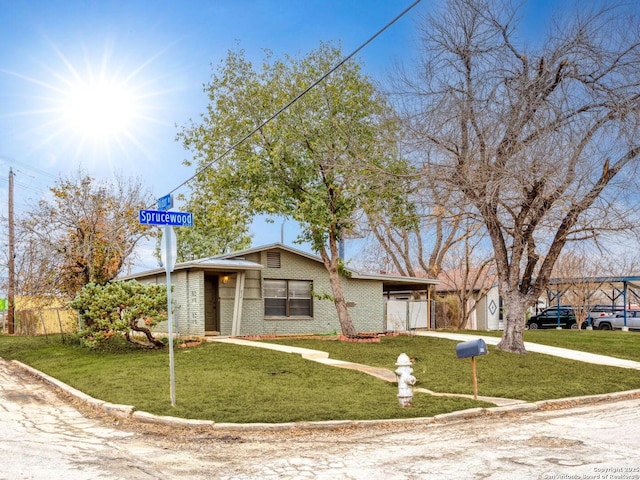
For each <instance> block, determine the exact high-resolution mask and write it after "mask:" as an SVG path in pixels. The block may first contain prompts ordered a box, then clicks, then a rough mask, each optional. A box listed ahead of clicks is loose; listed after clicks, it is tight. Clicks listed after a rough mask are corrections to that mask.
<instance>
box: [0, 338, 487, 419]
mask: <svg viewBox="0 0 640 480" xmlns="http://www.w3.org/2000/svg"><path fill="white" fill-rule="evenodd" d="M0 357H3V358H5V359H17V360H20V361H21V362H23V363H26V364H28V365H31V366H33V367H34V368H37V369H38V370H40V371H43V372H45V373H47V374H48V375H51V376H53V377H55V378H58V379H60V380H61V381H63V382H65V383H67V384H69V385H71V386H73V387H74V388H77V389H79V390H81V391H83V392H85V393H87V394H88V395H91V396H93V397H95V398H99V399H102V400H105V401H108V402H111V403H119V404H126V405H133V406H135V407H136V408H137V409H139V410H143V411H146V412H149V413H153V414H157V415H172V416H177V417H183V418H197V419H207V420H214V421H216V422H233V423H248V422H296V421H318V420H346V419H351V420H367V419H380V418H412V417H425V416H433V415H437V414H439V413H447V412H452V411H456V410H461V409H466V408H472V407H478V406H489V405H488V404H486V403H484V402H477V401H474V400H472V399H461V398H431V397H430V396H427V395H416V396H415V397H414V402H413V406H412V408H407V409H405V408H401V407H400V406H399V405H398V400H397V398H396V394H397V387H396V386H395V385H393V384H389V383H387V382H384V381H381V380H378V379H376V378H374V377H371V376H369V375H366V374H363V373H360V372H355V371H350V370H344V369H338V368H335V367H328V366H325V365H320V364H317V363H315V362H310V361H308V360H303V359H302V358H301V357H300V356H298V355H291V354H286V353H280V352H274V351H270V350H265V349H262V348H250V347H239V346H234V345H225V344H219V343H210V344H204V345H202V346H199V347H193V348H188V349H176V352H175V378H176V407H172V406H171V403H170V399H169V358H168V354H167V351H162V352H157V351H131V350H130V349H127V348H124V347H120V348H113V349H112V350H110V351H102V352H90V351H87V350H85V349H82V348H81V347H79V346H73V345H63V344H62V343H61V342H60V341H59V340H58V339H53V338H51V339H49V340H47V339H46V338H43V337H37V338H25V337H7V336H1V335H0Z"/></svg>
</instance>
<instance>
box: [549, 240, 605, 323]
mask: <svg viewBox="0 0 640 480" xmlns="http://www.w3.org/2000/svg"><path fill="white" fill-rule="evenodd" d="M604 272H605V271H604V265H603V263H602V262H601V258H598V257H596V258H595V259H594V258H593V257H591V256H588V255H586V254H584V252H579V251H568V252H563V254H562V255H561V256H560V257H559V258H558V261H557V262H556V264H555V266H554V269H553V277H554V279H555V280H556V285H558V288H557V290H558V292H557V294H562V297H561V301H562V303H563V304H565V305H570V306H571V308H572V309H573V314H574V315H575V317H576V323H577V325H578V329H581V328H582V324H583V323H584V322H585V321H586V320H587V318H588V317H589V312H590V311H591V309H592V308H593V306H594V305H595V304H596V303H598V301H601V297H602V294H601V289H602V287H603V284H604V283H605V282H604V280H606V277H605V276H604Z"/></svg>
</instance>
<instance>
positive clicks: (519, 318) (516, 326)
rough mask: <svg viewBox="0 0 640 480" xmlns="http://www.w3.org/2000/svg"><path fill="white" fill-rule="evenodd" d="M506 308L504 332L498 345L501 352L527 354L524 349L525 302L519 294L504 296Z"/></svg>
mask: <svg viewBox="0 0 640 480" xmlns="http://www.w3.org/2000/svg"><path fill="white" fill-rule="evenodd" d="M503 302H504V308H505V322H504V331H503V333H502V340H500V342H499V343H498V345H497V348H498V349H499V350H502V351H504V352H509V353H519V354H524V353H527V349H526V348H525V347H524V323H525V321H524V318H525V310H526V308H525V307H524V305H525V301H524V299H522V298H520V295H518V294H517V293H507V294H505V295H503Z"/></svg>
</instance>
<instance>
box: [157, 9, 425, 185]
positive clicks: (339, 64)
mask: <svg viewBox="0 0 640 480" xmlns="http://www.w3.org/2000/svg"><path fill="white" fill-rule="evenodd" d="M420 2H421V0H416V1H415V2H413V3H412V4H411V5H409V6H408V7H407V8H405V9H404V10H403V11H402V12H401V13H399V14H398V15H397V16H396V17H395V18H394V19H393V20H391V21H390V22H389V23H387V24H386V25H385V26H384V27H382V28H381V29H380V30H378V31H377V32H376V33H375V34H373V35H372V36H371V37H369V39H368V40H366V41H365V42H364V43H363V44H362V45H360V46H359V47H358V48H356V49H355V50H354V51H353V52H351V53H350V54H349V55H347V56H346V57H344V58H343V59H342V60H341V61H340V62H338V63H337V64H336V65H335V66H334V67H333V68H331V69H330V70H329V71H328V72H326V73H325V74H324V75H322V76H321V77H320V78H318V79H317V80H316V81H315V82H313V83H312V84H311V85H309V86H308V87H307V88H306V89H304V90H303V91H302V92H300V93H299V94H298V95H296V96H295V97H294V98H293V99H292V100H290V101H289V102H288V103H287V104H286V105H284V106H283V107H281V108H280V109H279V110H278V111H277V112H276V113H274V114H273V115H271V116H270V117H269V118H267V119H266V120H264V121H263V122H262V123H260V124H259V125H258V126H257V127H255V128H254V129H253V130H251V131H250V132H249V133H247V134H246V135H245V136H244V137H242V138H241V139H240V140H238V141H237V142H236V143H234V144H232V145H231V146H230V147H228V148H227V149H226V150H225V151H224V152H222V153H221V154H220V155H219V156H217V157H216V158H214V159H213V160H211V161H210V162H209V163H207V164H206V165H204V166H203V167H201V168H200V169H198V170H196V173H194V174H193V175H192V176H191V177H189V178H188V179H187V180H185V181H184V182H182V183H181V184H179V185H178V186H177V187H175V188H174V189H173V190H171V191H170V192H169V195H170V194H172V193H174V192H175V191H176V190H179V189H180V188H182V187H184V186H185V185H186V184H187V183H189V182H190V181H191V180H193V179H194V178H196V177H197V176H198V175H200V174H201V173H202V172H204V171H206V170H208V169H209V168H211V167H212V166H213V164H215V163H216V162H218V160H220V159H222V158H223V157H225V156H226V155H227V154H229V153H230V152H232V151H234V150H235V149H236V148H238V147H239V146H240V145H242V144H243V143H244V142H246V141H247V140H248V139H249V138H251V137H252V136H253V135H254V134H255V133H256V132H258V131H259V130H260V129H262V128H263V127H265V126H266V125H267V124H269V123H270V122H272V121H273V120H275V119H276V118H277V117H278V116H280V115H281V114H282V113H284V112H285V111H286V110H287V109H288V108H289V107H291V105H293V104H294V103H296V102H297V101H298V100H300V99H301V98H302V97H304V96H305V95H306V94H307V93H308V92H309V91H311V90H312V89H313V88H315V87H316V86H317V85H319V84H320V83H322V82H323V81H324V79H325V78H327V77H328V76H329V75H331V74H332V73H333V72H335V71H336V70H337V69H338V68H340V67H341V66H342V65H344V64H345V63H346V62H348V61H349V60H351V58H353V57H354V56H355V55H357V54H358V52H360V50H362V49H363V48H364V47H366V46H367V45H369V44H370V43H371V42H372V41H373V40H375V39H376V38H377V37H378V36H380V35H381V34H382V33H383V32H384V31H385V30H387V29H388V28H389V27H391V25H393V24H394V23H396V22H397V21H398V20H400V18H402V17H403V16H404V15H406V14H407V13H408V12H409V11H410V10H411V9H412V8H414V7H415V6H416V5H417V4H418V3H420Z"/></svg>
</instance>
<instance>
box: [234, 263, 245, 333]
mask: <svg viewBox="0 0 640 480" xmlns="http://www.w3.org/2000/svg"><path fill="white" fill-rule="evenodd" d="M244 277H245V272H238V273H237V275H236V294H235V296H234V299H233V321H232V323H231V336H232V337H238V336H240V320H241V319H242V303H243V300H244Z"/></svg>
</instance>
